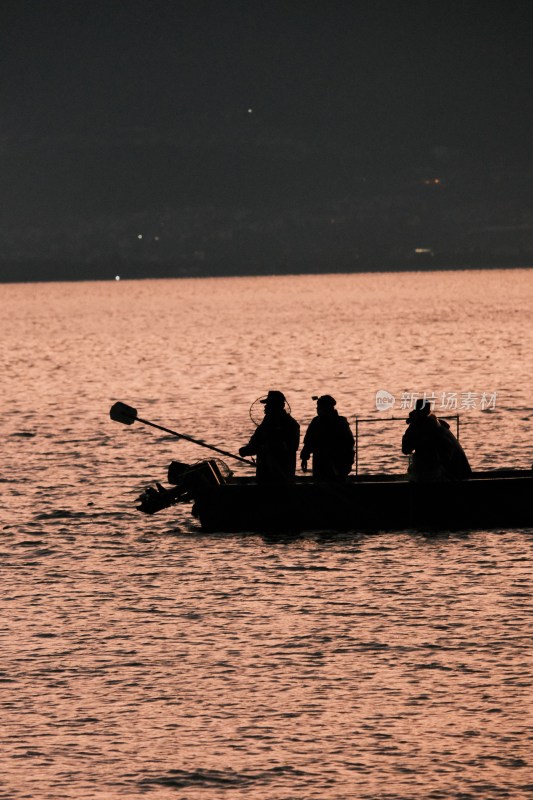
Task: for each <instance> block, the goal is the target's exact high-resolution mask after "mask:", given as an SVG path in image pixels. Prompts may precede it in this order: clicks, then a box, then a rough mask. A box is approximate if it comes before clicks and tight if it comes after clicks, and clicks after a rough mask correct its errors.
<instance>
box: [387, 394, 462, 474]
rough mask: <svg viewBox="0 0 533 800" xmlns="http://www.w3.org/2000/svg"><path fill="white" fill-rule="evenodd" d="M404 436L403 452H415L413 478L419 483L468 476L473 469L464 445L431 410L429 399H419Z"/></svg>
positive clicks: (411, 467)
mask: <svg viewBox="0 0 533 800" xmlns="http://www.w3.org/2000/svg"><path fill="white" fill-rule="evenodd" d="M407 425H408V428H407V430H406V431H405V433H404V435H403V438H402V453H404V454H405V455H411V454H412V459H411V464H410V466H409V469H408V475H409V478H410V479H411V480H413V481H416V482H418V483H431V482H433V481H450V480H451V481H454V480H455V481H456V480H463V479H464V478H468V476H469V475H471V474H472V469H471V467H470V464H469V463H468V459H467V457H466V455H465V452H464V450H463V448H462V447H461V445H460V444H459V442H458V440H457V439H456V437H455V436H454V435H453V433H452V432H451V430H450V426H449V425H448V423H447V422H446V420H444V419H438V418H437V417H436V416H435V414H432V413H431V406H430V404H429V403H426V401H425V400H417V402H416V407H415V408H414V410H413V411H411V413H410V414H409V419H408V420H407Z"/></svg>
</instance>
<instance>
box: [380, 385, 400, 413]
mask: <svg viewBox="0 0 533 800" xmlns="http://www.w3.org/2000/svg"><path fill="white" fill-rule="evenodd" d="M395 403H396V398H395V397H394V395H393V394H391V393H390V392H387V390H386V389H378V391H377V392H376V408H377V410H378V411H390V410H391V408H394V404H395Z"/></svg>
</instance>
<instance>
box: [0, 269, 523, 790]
mask: <svg viewBox="0 0 533 800" xmlns="http://www.w3.org/2000/svg"><path fill="white" fill-rule="evenodd" d="M0 297H1V308H2V312H1V317H0V330H1V337H0V348H1V353H2V434H3V435H2V450H3V454H2V455H3V458H2V470H1V473H0V485H1V489H2V523H1V525H0V533H1V542H0V547H1V565H2V566H1V569H2V588H3V591H2V595H1V598H0V603H1V606H2V621H3V622H2V627H1V648H2V649H1V652H2V659H1V664H0V682H1V683H0V686H1V695H0V698H1V701H0V702H1V720H2V725H1V727H0V731H1V732H0V747H1V753H2V770H1V773H0V775H1V777H0V798H5V799H6V800H7V799H8V798H9V800H22V798H35V799H36V800H44V799H45V798H47V799H48V798H50V800H57V798H68V799H70V798H72V799H74V798H76V799H77V800H78V799H79V798H133V797H139V796H145V795H146V796H148V797H151V798H154V800H163V799H164V800H166V799H167V798H176V797H180V798H193V799H194V800H218V798H221V797H227V798H241V797H242V798H244V797H246V798H251V800H281V799H282V798H283V800H292V799H293V798H305V799H307V798H309V800H311V799H312V798H317V799H320V800H333V798H335V800H337V799H340V798H354V799H355V798H365V799H368V800H370V799H372V800H377V799H378V798H379V800H411V799H412V800H415V799H416V800H427V799H428V798H429V799H430V800H441V798H442V799H443V800H448V798H454V799H455V798H457V800H459V798H460V799H461V800H470V798H472V799H473V798H475V799H476V800H478V799H479V800H492V798H502V797H506V798H507V797H508V798H513V800H521V798H529V797H531V796H532V795H533V752H532V743H533V720H532V716H531V710H530V708H531V706H530V699H531V677H532V663H533V658H532V656H533V644H532V640H531V630H532V625H531V623H532V601H531V597H532V579H531V557H532V550H533V539H532V531H531V530H497V531H477V532H466V531H465V532H455V533H450V534H443V535H439V536H429V535H425V534H424V532H423V531H401V532H398V533H392V534H391V533H387V534H377V535H372V536H363V535H360V534H357V532H354V533H351V534H346V535H343V536H338V535H337V536H335V535H332V534H330V533H328V531H324V532H322V533H320V534H313V535H304V536H302V537H300V538H299V539H297V540H295V541H290V542H289V541H287V542H279V541H277V542H272V541H270V540H268V538H262V537H260V536H257V535H254V534H252V533H250V534H249V535H245V536H240V535H223V534H221V535H216V536H213V535H209V536H207V535H203V534H201V533H200V532H199V531H198V530H197V527H196V525H195V523H194V522H193V521H191V519H190V518H189V517H188V515H187V513H186V512H185V511H180V510H177V509H173V510H167V511H163V512H161V513H160V514H159V515H157V516H155V517H145V516H142V515H140V514H138V513H137V512H136V511H135V510H134V500H135V497H136V496H137V494H139V492H140V491H141V490H142V489H143V487H144V486H145V485H147V484H148V483H149V482H150V481H151V480H154V479H157V480H164V478H165V472H166V466H167V464H168V462H169V461H170V460H171V459H173V458H177V459H180V460H196V459H198V458H201V457H203V456H204V455H206V454H207V451H203V450H202V449H200V448H198V447H195V446H194V445H192V444H188V443H186V442H183V441H177V440H175V439H174V438H173V437H171V436H168V435H160V434H158V433H157V432H155V431H153V430H151V429H149V428H146V427H143V426H142V425H140V424H136V425H134V426H132V427H125V426H120V425H118V424H116V423H114V422H112V421H111V420H110V419H109V408H110V406H111V405H112V403H113V402H115V401H116V400H122V401H124V402H126V403H129V404H131V405H133V406H135V407H136V408H137V409H138V411H139V415H140V416H141V417H143V418H145V419H148V420H150V421H153V422H156V423H159V424H162V425H165V426H167V427H169V428H172V429H175V430H177V431H181V432H184V433H187V434H189V435H193V436H198V437H200V438H204V439H205V440H206V441H207V442H210V443H213V444H215V445H218V446H220V447H223V448H224V449H228V450H230V451H232V452H236V451H237V449H238V447H239V446H240V445H241V444H243V443H244V442H245V441H247V439H248V437H249V435H250V433H251V431H252V430H253V423H252V421H251V420H250V417H249V414H248V412H249V408H250V405H251V404H252V402H253V401H254V400H255V399H256V398H257V397H259V396H261V395H264V394H265V392H266V391H267V390H268V389H271V388H279V389H282V390H283V391H284V392H285V393H286V395H287V397H288V400H289V402H290V404H291V406H292V411H293V414H294V416H295V417H296V418H297V419H299V420H300V422H301V423H302V426H303V427H304V428H305V424H306V423H307V422H308V421H309V420H310V419H311V417H312V416H313V412H314V403H313V402H312V400H311V396H312V395H314V394H319V393H331V394H333V395H334V396H335V397H336V398H337V401H338V408H339V410H340V412H341V413H343V414H346V415H347V416H348V417H349V419H350V420H351V421H352V422H353V421H354V418H355V415H356V414H357V415H358V416H359V417H360V418H368V417H371V418H372V417H376V416H382V414H378V413H377V412H376V409H375V393H376V391H377V390H379V389H385V390H387V391H389V392H391V393H392V394H393V395H394V396H395V398H396V406H395V407H394V409H393V410H392V411H391V412H388V413H389V415H391V414H392V415H394V416H400V417H402V418H403V417H405V415H406V410H405V409H402V407H401V406H402V396H403V398H404V403H406V402H407V399H408V396H409V395H411V394H414V393H419V394H421V393H423V392H427V393H430V394H431V393H435V398H436V401H437V412H438V413H441V414H446V413H449V414H453V413H455V410H454V409H453V396H454V395H455V396H456V399H457V402H458V405H459V411H460V412H461V441H462V442H463V445H464V447H465V449H466V451H467V453H468V455H469V457H470V460H471V463H472V465H473V466H474V467H475V468H483V469H491V468H495V467H498V466H520V467H529V466H530V465H531V463H532V462H533V446H532V444H533V436H532V433H533V326H532V323H531V320H532V319H533V271H525V270H516V271H488V272H454V271H450V272H442V273H430V274H421V273H404V274H399V275H390V274H389V275H387V274H381V275H379V274H376V275H333V276H302V277H283V278H239V279H218V280H217V279H209V280H176V281H145V282H124V281H122V282H114V281H110V282H108V283H73V284H33V285H3V286H0ZM483 394H485V400H484V402H483V404H482V398H483ZM442 400H444V401H445V403H446V404H448V405H452V408H451V409H448V410H446V409H441V408H440V407H439V405H440V403H441V402H442ZM461 404H464V405H465V408H461ZM482 405H485V406H486V407H484V408H482V407H481V406H482ZM452 424H453V423H452ZM403 428H404V423H403V421H400V422H398V421H391V422H390V423H388V424H384V423H383V424H381V423H380V424H372V423H361V425H360V434H361V436H360V468H361V471H365V472H371V471H378V470H389V471H393V472H402V471H405V468H406V464H405V460H404V459H403V457H402V456H401V454H400V449H399V443H400V439H401V434H402V432H403ZM228 463H231V462H229V461H228ZM232 466H234V467H235V468H236V469H237V470H239V469H240V467H239V465H238V464H237V462H235V463H234V464H233V465H232ZM528 708H529V710H528Z"/></svg>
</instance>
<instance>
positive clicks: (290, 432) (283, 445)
mask: <svg viewBox="0 0 533 800" xmlns="http://www.w3.org/2000/svg"><path fill="white" fill-rule="evenodd" d="M261 402H262V403H264V406H265V416H264V418H263V420H262V422H261V423H260V424H259V425H258V426H257V428H256V430H255V431H254V433H253V434H252V436H251V438H250V441H249V442H248V444H247V445H245V446H244V447H241V448H240V450H239V454H240V455H241V456H256V457H257V459H256V461H257V463H256V475H257V480H258V481H260V482H261V483H288V482H290V481H292V480H294V476H295V473H296V453H297V452H298V447H299V444H300V426H299V425H298V423H297V422H296V420H295V419H293V417H291V415H290V414H289V413H288V412H287V411H286V410H285V395H284V394H283V393H282V392H278V391H275V390H273V391H270V392H269V393H268V395H267V397H266V399H265V400H261Z"/></svg>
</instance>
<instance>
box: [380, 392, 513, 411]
mask: <svg viewBox="0 0 533 800" xmlns="http://www.w3.org/2000/svg"><path fill="white" fill-rule="evenodd" d="M497 396H498V395H497V392H402V393H401V394H400V396H399V397H396V396H395V395H393V394H391V393H390V392H387V391H386V390H385V389H379V390H378V391H377V392H376V410H377V411H390V410H391V408H394V406H397V408H400V409H401V410H402V411H410V410H412V409H413V408H414V407H415V405H416V402H417V400H422V401H423V402H424V405H429V406H431V408H432V410H433V411H437V410H438V411H475V410H479V411H491V410H494V409H495V408H496V400H497Z"/></svg>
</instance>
